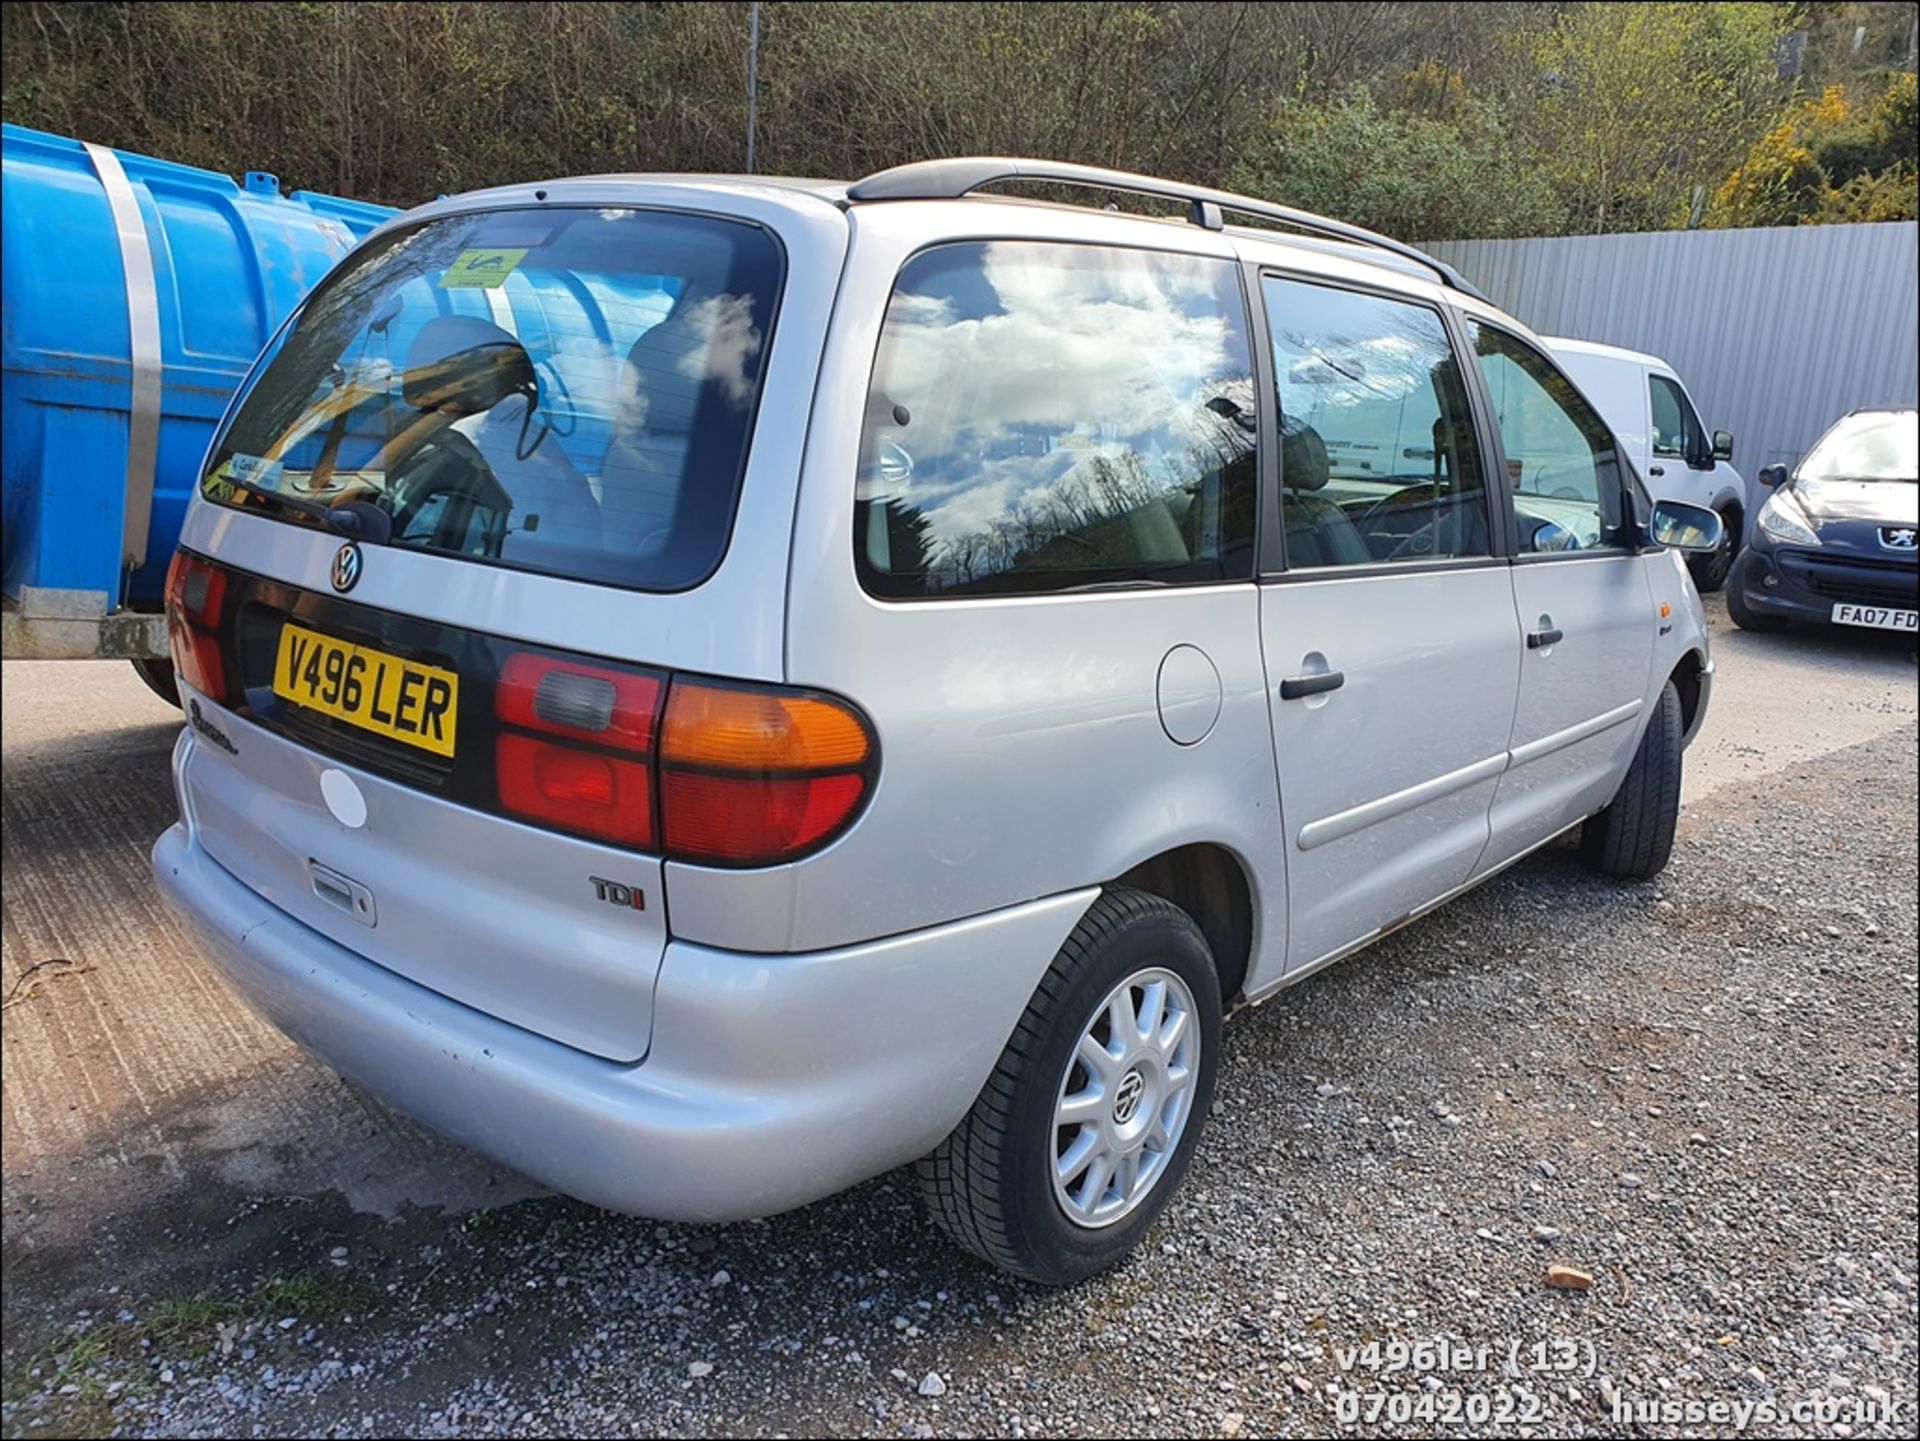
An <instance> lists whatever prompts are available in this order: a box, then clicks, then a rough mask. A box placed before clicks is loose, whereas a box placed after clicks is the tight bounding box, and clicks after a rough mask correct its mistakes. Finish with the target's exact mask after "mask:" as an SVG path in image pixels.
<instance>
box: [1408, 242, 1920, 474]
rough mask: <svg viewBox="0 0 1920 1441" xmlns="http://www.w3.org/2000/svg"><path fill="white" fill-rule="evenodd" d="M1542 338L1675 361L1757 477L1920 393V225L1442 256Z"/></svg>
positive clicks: (1500, 247) (1705, 412)
mask: <svg viewBox="0 0 1920 1441" xmlns="http://www.w3.org/2000/svg"><path fill="white" fill-rule="evenodd" d="M1428 249H1430V250H1431V251H1432V252H1433V253H1434V254H1435V255H1437V256H1439V257H1440V258H1441V259H1443V260H1447V261H1450V262H1451V263H1452V264H1453V265H1455V266H1457V267H1458V268H1459V269H1460V271H1461V272H1462V273H1463V274H1464V275H1466V277H1467V278H1468V279H1469V280H1472V281H1473V282H1474V283H1475V284H1476V285H1478V286H1479V287H1480V288H1481V289H1482V290H1484V291H1486V292H1487V294H1488V295H1489V296H1491V297H1492V298H1493V300H1494V301H1495V302H1496V303H1497V304H1499V305H1501V306H1503V307H1504V308H1505V309H1507V310H1508V311H1510V312H1511V313H1512V314H1514V315H1515V316H1517V317H1518V318H1519V319H1520V320H1522V321H1524V322H1525V323H1526V324H1527V325H1530V326H1532V327H1533V329H1534V330H1536V331H1538V332H1539V333H1540V334H1542V335H1564V336H1571V337H1573V338H1575V339H1579V340H1597V341H1601V342H1603V343H1605V344H1608V345H1623V346H1626V347H1628V348H1629V349H1632V350H1644V351H1648V352H1651V353H1652V354H1654V355H1658V356H1660V357H1661V358H1662V359H1664V360H1666V361H1667V362H1668V363H1669V364H1671V365H1672V366H1673V367H1674V368H1675V369H1676V370H1677V371H1678V372H1679V374H1680V378H1681V379H1682V380H1684V381H1685V382H1686V383H1687V389H1688V390H1689V391H1690V392H1691V393H1692V395H1693V399H1694V404H1696V405H1697V406H1698V407H1699V408H1700V418H1701V419H1702V420H1703V421H1705V422H1706V424H1707V426H1708V427H1709V428H1714V429H1725V430H1730V431H1732V432H1733V436H1734V464H1735V465H1737V466H1738V467H1739V468H1740V471H1741V473H1742V474H1743V475H1745V476H1746V477H1747V479H1748V480H1749V481H1751V480H1752V479H1753V473H1754V472H1755V471H1756V470H1758V469H1759V468H1760V467H1761V466H1763V465H1769V464H1771V463H1773V462H1774V461H1785V462H1787V463H1789V464H1791V463H1792V462H1793V461H1795V460H1797V459H1798V458H1799V457H1800V456H1802V455H1804V454H1805V453H1806V451H1807V449H1808V448H1809V447H1810V446H1811V445H1812V444H1813V442H1814V441H1815V440H1816V439H1818V438H1819V435H1820V432H1821V431H1823V430H1825V429H1826V428H1827V426H1828V425H1829V424H1830V423H1831V422H1832V421H1833V420H1834V419H1835V418H1836V417H1838V416H1840V415H1843V414H1845V413H1846V412H1847V411H1849V410H1852V409H1853V408H1854V407H1856V406H1862V405H1912V404H1914V401H1915V397H1916V394H1917V393H1920V346H1917V345H1916V332H1917V328H1920V321H1917V320H1916V316H1920V280H1917V279H1916V276H1917V275H1920V225H1916V224H1915V223H1914V222H1912V221H1897V222H1893V223H1889V224H1880V225H1808V226H1790V227H1783V228H1777V229H1766V230H1677V231H1667V232H1663V233H1660V234H1655V235H1578V236H1566V237H1558V238H1553V239H1546V240H1456V241H1447V242H1443V243H1441V244H1437V245H1431V246H1429V247H1428Z"/></svg>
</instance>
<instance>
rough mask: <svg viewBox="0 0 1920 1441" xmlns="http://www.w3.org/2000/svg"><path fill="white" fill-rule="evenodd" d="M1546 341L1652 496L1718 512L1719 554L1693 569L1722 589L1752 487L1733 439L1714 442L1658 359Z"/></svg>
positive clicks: (1697, 580)
mask: <svg viewBox="0 0 1920 1441" xmlns="http://www.w3.org/2000/svg"><path fill="white" fill-rule="evenodd" d="M1546 341H1547V344H1548V345H1549V346H1551V347H1552V349H1553V353H1554V354H1555V356H1557V357H1558V358H1559V360H1560V363H1561V364H1562V365H1564V366H1566V368H1567V373H1568V374H1569V375H1570V376H1572V377H1573V381H1574V384H1576V385H1578V386H1579V387H1580V389H1581V390H1583V391H1585V392H1586V396H1587V399H1588V400H1591V401H1592V402H1593V403H1594V404H1595V405H1597V406H1599V407H1600V413H1601V414H1602V415H1603V416H1605V417H1606V421H1607V424H1608V425H1610V426H1612V427H1613V433H1614V434H1615V435H1616V436H1618V437H1619V439H1620V444H1621V447H1622V449H1623V450H1624V451H1625V453H1626V455H1627V457H1628V459H1630V460H1631V461H1632V462H1633V464H1634V466H1635V467H1636V468H1637V469H1638V470H1639V472H1640V475H1641V477H1642V478H1643V479H1644V480H1645V481H1646V483H1647V491H1648V493H1649V494H1651V495H1653V496H1654V497H1656V498H1657V499H1663V500H1684V501H1686V502H1688V503H1689V504H1692V505H1704V506H1706V507H1707V508H1708V509H1710V510H1717V511H1718V512H1720V518H1721V520H1722V521H1723V522H1724V525H1723V526H1722V529H1721V539H1720V547H1719V549H1718V550H1715V551H1712V552H1710V553H1707V554H1703V555H1697V556H1693V557H1691V558H1690V559H1689V561H1688V563H1687V564H1688V569H1690V570H1691V571H1692V572H1693V583H1694V585H1696V586H1697V587H1698V588H1699V589H1700V590H1701V591H1702V592H1706V591H1710V590H1718V589H1720V587H1721V586H1723V585H1725V584H1726V583H1727V575H1728V573H1729V572H1730V571H1732V569H1733V559H1734V556H1735V555H1737V554H1738V553H1739V550H1740V547H1741V546H1742V545H1743V544H1744V543H1745V541H1746V514H1747V483H1746V481H1745V480H1744V479H1742V478H1741V475H1740V472H1739V471H1737V470H1735V469H1734V468H1733V436H1732V435H1730V434H1729V433H1728V432H1726V431H1724V430H1716V431H1714V432H1713V433H1712V435H1711V436H1709V435H1708V433H1707V428H1706V427H1705V426H1704V425H1702V424H1701V423H1700V413H1699V411H1697V410H1695V409H1694V405H1693V401H1692V399H1691V398H1690V397H1689V396H1688V395H1687V388H1686V386H1684V385H1682V384H1681V383H1680V377H1679V376H1677V375H1675V374H1674V372H1673V367H1672V366H1670V365H1668V364H1667V363H1666V361H1664V360H1662V359H1660V357H1659V356H1657V355H1646V354H1644V353H1642V352H1640V351H1638V350H1622V349H1621V348H1620V347H1619V346H1617V345H1599V344H1596V343H1595V342H1593V341H1590V340H1564V339H1558V338H1555V337H1553V336H1548V337H1546Z"/></svg>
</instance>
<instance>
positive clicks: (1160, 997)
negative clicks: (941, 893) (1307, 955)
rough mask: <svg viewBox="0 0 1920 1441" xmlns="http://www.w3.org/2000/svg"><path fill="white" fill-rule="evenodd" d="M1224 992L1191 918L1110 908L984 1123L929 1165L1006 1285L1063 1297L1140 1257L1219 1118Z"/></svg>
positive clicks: (1044, 1010)
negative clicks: (1215, 1110)
mask: <svg viewBox="0 0 1920 1441" xmlns="http://www.w3.org/2000/svg"><path fill="white" fill-rule="evenodd" d="M1219 1048H1220V981H1219V976H1218V973H1217V972H1216V971H1215V969H1214V964H1213V953H1212V951H1210V950H1209V949H1208V947H1207V942H1206V938H1205V937H1204V936H1202V935H1201V933H1200V928H1199V927H1198V926H1197V925H1195V924H1194V922H1193V919H1192V918H1191V917H1190V916H1188V915H1187V913H1186V912H1185V911H1183V910H1181V909H1180V908H1179V907H1178V906H1175V905H1174V904H1173V903H1172V902H1170V901H1167V900H1163V899H1162V898H1161V897H1159V896H1155V895H1151V894H1149V893H1147V892H1145V891H1138V890H1133V889H1131V888H1129V887H1124V886H1118V887H1113V888H1110V889H1108V890H1106V891H1104V892H1102V894H1101V895H1100V898H1099V899H1098V900H1096V901H1095V902H1094V903H1093V905H1092V906H1090V907H1089V908H1088V910H1087V913H1086V915H1085V916H1083V917H1082V918H1081V920H1080V924H1079V925H1078V926H1076V927H1075V928H1074V931H1073V934H1072V935H1070V936H1068V937H1067V940H1066V943H1065V944H1064V945H1062V946H1061V947H1060V953H1059V954H1058V955H1057V956H1055V957H1054V959H1053V964H1052V966H1051V967H1049V968H1048V970H1047V973H1046V975H1045V976H1044V977H1042V978H1041V981H1040V984H1039V986H1038V988H1037V989H1036V990H1035V991H1034V993H1033V999H1032V1000H1031V1001H1029V1002H1028V1003H1027V1009H1026V1012H1025V1014H1023V1015H1022V1016H1021V1018H1020V1022H1019V1024H1018V1025H1016V1026H1015V1027H1014V1031H1013V1036H1012V1038H1011V1039H1010V1040H1009V1041H1008V1042H1007V1047H1006V1050H1004V1051H1003V1052H1002V1053H1001V1055H1000V1061H999V1064H998V1065H996V1066H995V1067H994V1071H993V1074H992V1076H990V1077H989V1078H988V1080H987V1084H986V1085H985V1087H984V1088H982V1090H981V1092H980V1096H979V1098H978V1099H977V1100H976V1101H975V1102H974V1104H973V1109H972V1111H970V1112H969V1113H968V1114H967V1117H966V1119H965V1120H963V1121H962V1122H961V1123H960V1124H959V1126H958V1127H956V1128H955V1130H954V1132H953V1134H952V1135H950V1136H948V1137H947V1139H946V1140H945V1141H943V1142H941V1144H940V1146H939V1149H937V1150H936V1151H934V1153H933V1154H932V1155H930V1156H927V1157H925V1158H924V1159H923V1160H921V1161H920V1163H919V1166H918V1171H919V1177H920V1187H921V1191H922V1193H923V1194H924V1195H925V1197H926V1200H927V1207H928V1209H929V1210H930V1211H931V1212H932V1213H933V1218H934V1220H935V1221H936V1222H937V1223H938V1224H939V1226H940V1228H941V1229H942V1230H944V1231H945V1232H946V1233H947V1234H948V1235H949V1236H951V1237H952V1238H953V1239H954V1240H955V1241H957V1242H958V1243H959V1244H960V1245H961V1246H962V1247H964V1248H965V1249H966V1250H968V1251H971V1252H972V1253H973V1254H974V1255H976V1256H978V1257H980V1258H981V1259H982V1260H984V1261H987V1262H989V1263H990V1264H992V1265H994V1266H998V1267H999V1268H1000V1269H1001V1270H1003V1271H1008V1272H1011V1273H1012V1274H1014V1275H1016V1276H1024V1277H1026V1278H1028V1279H1029V1280H1033V1281H1039V1282H1042V1283H1044V1284H1047V1285H1053V1286H1060V1285H1066V1284H1068V1283H1070V1282H1074V1281H1079V1280H1083V1279H1084V1278H1086V1277H1088V1276H1091V1275H1093V1274H1095V1273H1096V1272H1099V1271H1102V1270H1105V1269H1106V1268H1107V1267H1109V1266H1111V1265H1113V1264H1114V1263H1115V1262H1117V1261H1119V1260H1120V1259H1121V1258H1122V1257H1124V1256H1125V1255H1126V1254H1127V1253H1128V1252H1129V1251H1131V1250H1132V1249H1133V1248H1134V1247H1135V1246H1136V1245H1138V1244H1139V1242H1140V1240H1141V1238H1142V1237H1143V1236H1145V1235H1146V1233H1147V1230H1148V1228H1150V1227H1151V1226H1152V1225H1153V1223H1154V1220H1155V1218H1156V1217H1158V1216H1159V1214H1160V1212H1161V1211H1162V1210H1164V1209H1165V1207H1166V1204H1167V1201H1168V1198H1169V1197H1171V1196H1172V1195H1173V1193H1174V1191H1175V1190H1177V1189H1178V1188H1179V1185H1180V1182H1181V1179H1182V1178H1183V1177H1184V1176H1185V1175H1186V1171H1187V1164H1188V1162H1189V1160H1190V1159H1191V1158H1192V1155H1193V1148H1194V1145H1195V1143H1196V1142H1197V1141H1198V1140H1199V1137H1200V1131H1201V1128H1202V1126H1203V1125H1204V1124H1205V1120H1206V1116H1207V1113H1208V1110H1209V1109H1210V1108H1211V1106H1212V1104H1213V1078H1214V1067H1215V1063H1216V1057H1217V1054H1218V1052H1219Z"/></svg>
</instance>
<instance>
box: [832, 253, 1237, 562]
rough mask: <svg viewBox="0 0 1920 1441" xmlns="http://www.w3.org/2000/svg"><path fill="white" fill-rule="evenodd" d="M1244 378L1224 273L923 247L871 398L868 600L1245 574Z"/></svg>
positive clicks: (863, 548)
mask: <svg viewBox="0 0 1920 1441" xmlns="http://www.w3.org/2000/svg"><path fill="white" fill-rule="evenodd" d="M1252 372H1253V367H1252V362H1251V360H1250V358H1249V352H1248V349H1247V319H1246V308H1245V301H1244V299H1243V297H1242V294H1241V289H1240V279H1239V275H1238V272H1237V270H1236V269H1235V267H1234V266H1233V264H1232V263H1231V262H1229V261H1226V260H1218V259H1212V258H1208V257H1204V256H1193V255H1179V254H1172V253H1165V252H1158V251H1144V250H1125V249H1115V248H1110V247H1103V246H1091V245H1056V244H1046V243H1034V242H1026V241H994V242H991V243H987V244H975V243H965V244H951V245H941V246H936V247H934V248H933V249H930V250H926V251H923V252H921V253H920V254H919V255H917V256H915V257H914V258H913V259H912V260H910V261H908V263H907V264H906V266H905V267H904V268H903V269H902V271H901V273H900V277H899V280H898V281H897V282H896V284H895V287H894V293H893V298H892V300H891V302H890V303H889V304H888V307H887V315H886V321H885V325H884V328H883V330H882V332H881V340H880V349H879V355H878V358H877V359H876V361H875V364H874V372H873V381H872V386H871V389H870V391H869V394H868V404H867V414H866V424H865V430H864V433H863V436H862V441H861V468H860V475H859V480H858V491H857V494H856V500H855V506H854V554H855V557H856V559H857V563H858V569H859V573H860V578H861V583H862V584H863V585H865V587H866V588H867V590H868V591H870V592H871V593H873V594H875V595H881V596H891V597H934V596H960V595H976V594H985V593H1010V592H1011V593H1025V594H1035V593H1042V592H1048V591H1059V590H1068V589H1074V588H1079V587H1085V586H1090V585H1105V584H1114V583H1129V582H1155V581H1157V582H1163V583H1168V584H1173V583H1194V582H1201V581H1217V580H1234V579H1241V580H1244V579H1248V578H1250V577H1251V576H1252V574H1253V524H1254V492H1255V480H1254V431H1255V420H1254V416H1255V406H1254V398H1253V378H1252Z"/></svg>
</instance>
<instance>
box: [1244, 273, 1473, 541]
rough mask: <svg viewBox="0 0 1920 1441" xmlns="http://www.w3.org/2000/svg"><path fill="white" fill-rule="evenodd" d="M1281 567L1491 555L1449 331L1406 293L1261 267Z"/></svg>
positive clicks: (1463, 390) (1470, 426) (1470, 416)
mask: <svg viewBox="0 0 1920 1441" xmlns="http://www.w3.org/2000/svg"><path fill="white" fill-rule="evenodd" d="M1262 295H1263V298H1264V299H1265V302H1266V309H1267V328H1268V330H1269V331H1270V332H1271V334H1272V338H1273V375H1274V387H1275V389H1276V391H1277V392H1278V396H1279V401H1280V475H1281V481H1282V485H1283V488H1282V490H1281V512H1282V515H1283V517H1284V519H1285V522H1286V544H1287V552H1286V555H1287V568H1288V569H1289V570H1303V569H1311V568H1313V567H1317V566H1331V565H1368V564H1372V563H1373V562H1376V561H1427V560H1442V559H1451V558H1455V557H1461V556H1484V555H1490V554H1491V553H1492V540H1493V534H1492V528H1491V526H1490V523H1489V520H1488V509H1487V476H1486V469H1485V467H1484V466H1483V465H1482V464H1481V462H1480V445H1479V441H1478V438H1477V437H1476V435H1475V433H1474V428H1473V411H1472V408H1471V407H1470V406H1469V404H1468V402H1467V387H1466V380H1465V378H1464V377H1463V376H1462V375H1461V373H1460V365H1459V362H1458V361H1457V360H1456V359H1455V357H1454V353H1453V346H1452V345H1451V343H1449V341H1448V339H1447V328H1446V324H1445V322H1444V321H1442V320H1441V318H1440V316H1439V313H1438V312H1436V311H1434V310H1431V309H1429V308H1427V307H1426V306H1424V305H1419V304H1415V303H1414V302H1411V301H1402V300H1389V299H1387V298H1385V297H1383V296H1378V295H1369V294H1365V293H1362V292H1360V291H1353V290H1341V289H1338V288H1335V287H1332V286H1325V285H1311V284H1306V283H1304V282H1301V281H1297V280H1283V279H1279V278H1277V277H1271V276H1270V277H1268V278H1267V279H1266V280H1265V281H1264V282H1263V283H1262Z"/></svg>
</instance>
